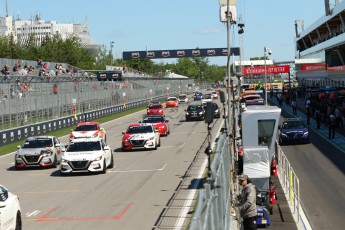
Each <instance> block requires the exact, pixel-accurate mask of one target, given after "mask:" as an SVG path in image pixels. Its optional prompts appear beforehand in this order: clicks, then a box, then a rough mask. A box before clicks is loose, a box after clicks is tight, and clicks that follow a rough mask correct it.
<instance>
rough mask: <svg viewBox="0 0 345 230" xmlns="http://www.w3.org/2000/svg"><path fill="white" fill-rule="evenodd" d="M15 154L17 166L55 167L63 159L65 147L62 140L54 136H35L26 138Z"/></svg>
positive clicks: (21, 167) (18, 167)
mask: <svg viewBox="0 0 345 230" xmlns="http://www.w3.org/2000/svg"><path fill="white" fill-rule="evenodd" d="M17 148H18V150H17V152H16V155H15V168H16V169H23V168H27V167H53V168H56V167H57V165H58V164H59V163H60V161H61V154H62V151H63V150H64V149H65V147H64V145H63V144H62V143H61V141H60V140H59V139H58V138H57V137H54V136H35V137H29V138H28V139H26V140H25V143H24V145H23V146H18V147H17Z"/></svg>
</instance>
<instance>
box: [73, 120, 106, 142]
mask: <svg viewBox="0 0 345 230" xmlns="http://www.w3.org/2000/svg"><path fill="white" fill-rule="evenodd" d="M85 137H88V138H89V137H100V138H103V140H104V141H105V142H106V141H107V134H106V132H105V130H104V128H102V127H101V125H100V123H99V122H96V121H90V122H78V124H77V125H76V126H75V129H74V130H71V133H70V135H69V140H70V141H71V140H73V139H75V138H85Z"/></svg>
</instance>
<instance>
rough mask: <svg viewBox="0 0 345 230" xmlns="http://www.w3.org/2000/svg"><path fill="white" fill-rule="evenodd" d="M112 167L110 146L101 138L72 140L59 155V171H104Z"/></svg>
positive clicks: (66, 172)
mask: <svg viewBox="0 0 345 230" xmlns="http://www.w3.org/2000/svg"><path fill="white" fill-rule="evenodd" d="M113 167H114V159H113V154H112V152H111V148H110V147H109V146H108V145H107V144H106V143H105V141H104V140H103V139H102V138H99V137H95V138H80V139H75V140H73V141H72V142H71V143H70V144H69V145H68V147H67V149H66V151H65V152H64V153H63V155H62V157H61V165H60V173H61V175H65V174H68V173H75V172H101V173H106V172H107V168H113Z"/></svg>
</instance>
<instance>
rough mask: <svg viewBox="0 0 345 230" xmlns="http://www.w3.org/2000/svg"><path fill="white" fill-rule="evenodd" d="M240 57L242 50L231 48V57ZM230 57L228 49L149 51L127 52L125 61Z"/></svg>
mask: <svg viewBox="0 0 345 230" xmlns="http://www.w3.org/2000/svg"><path fill="white" fill-rule="evenodd" d="M232 55H234V56H239V55H240V48H238V47H233V48H230V56H232ZM216 56H218V57H219V56H228V49H227V48H210V49H183V50H149V51H125V52H123V53H122V57H123V60H132V59H163V58H183V57H186V58H191V57H216Z"/></svg>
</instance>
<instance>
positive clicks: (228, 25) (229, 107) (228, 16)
mask: <svg viewBox="0 0 345 230" xmlns="http://www.w3.org/2000/svg"><path fill="white" fill-rule="evenodd" d="M230 16H231V14H230V0H227V10H226V19H227V20H226V27H227V38H228V39H227V47H228V63H227V70H228V84H227V87H228V125H230V114H231V106H230V102H231V89H230V79H231V77H230V57H231V56H230V55H231V54H230V53H231V52H230V29H231V17H230ZM229 133H230V132H229Z"/></svg>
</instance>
